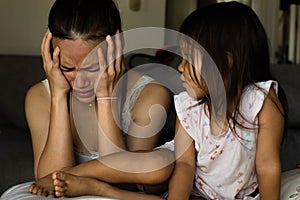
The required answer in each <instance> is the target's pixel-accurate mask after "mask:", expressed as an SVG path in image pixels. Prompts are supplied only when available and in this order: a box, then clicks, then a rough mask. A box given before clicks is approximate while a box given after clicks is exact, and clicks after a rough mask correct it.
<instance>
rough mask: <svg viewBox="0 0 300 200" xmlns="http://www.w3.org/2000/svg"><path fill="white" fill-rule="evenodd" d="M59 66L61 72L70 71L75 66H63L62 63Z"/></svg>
mask: <svg viewBox="0 0 300 200" xmlns="http://www.w3.org/2000/svg"><path fill="white" fill-rule="evenodd" d="M59 68H60V69H61V71H63V72H71V71H74V70H76V68H74V67H66V66H63V65H60V66H59Z"/></svg>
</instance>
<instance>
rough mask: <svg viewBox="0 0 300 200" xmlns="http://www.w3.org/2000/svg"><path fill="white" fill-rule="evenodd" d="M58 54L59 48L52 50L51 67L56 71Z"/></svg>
mask: <svg viewBox="0 0 300 200" xmlns="http://www.w3.org/2000/svg"><path fill="white" fill-rule="evenodd" d="M59 52H60V49H59V47H56V48H55V49H54V52H53V65H52V67H53V68H56V69H58V68H59Z"/></svg>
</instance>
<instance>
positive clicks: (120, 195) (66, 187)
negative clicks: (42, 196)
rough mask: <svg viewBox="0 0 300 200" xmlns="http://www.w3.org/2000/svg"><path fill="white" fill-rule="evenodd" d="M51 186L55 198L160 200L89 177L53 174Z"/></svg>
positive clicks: (61, 173) (156, 197) (60, 173)
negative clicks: (53, 189)
mask: <svg viewBox="0 0 300 200" xmlns="http://www.w3.org/2000/svg"><path fill="white" fill-rule="evenodd" d="M52 178H53V184H54V187H55V195H56V196H57V197H75V196H83V195H92V196H104V197H110V198H117V199H123V200H127V199H128V200H132V199H135V200H139V199H143V200H147V199H149V200H150V199H151V200H156V199H157V200H162V199H163V198H161V197H159V196H155V195H148V194H142V193H137V192H131V191H127V190H122V189H119V188H117V187H114V186H111V185H109V184H108V183H105V182H102V181H99V180H97V179H94V178H89V177H79V176H74V175H71V174H68V173H66V172H56V173H53V176H52Z"/></svg>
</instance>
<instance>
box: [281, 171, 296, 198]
mask: <svg viewBox="0 0 300 200" xmlns="http://www.w3.org/2000/svg"><path fill="white" fill-rule="evenodd" d="M280 199H281V200H299V199H300V168H298V169H293V170H289V171H286V172H283V173H282V176H281V194H280Z"/></svg>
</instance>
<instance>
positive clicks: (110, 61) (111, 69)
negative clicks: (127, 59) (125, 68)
mask: <svg viewBox="0 0 300 200" xmlns="http://www.w3.org/2000/svg"><path fill="white" fill-rule="evenodd" d="M106 42H107V54H106V57H107V65H108V66H107V67H108V69H107V73H108V75H109V76H114V75H115V72H116V69H115V62H114V61H115V45H114V42H113V39H112V37H111V36H110V35H108V36H107V37H106Z"/></svg>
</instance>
